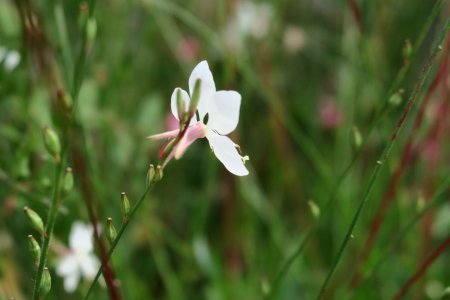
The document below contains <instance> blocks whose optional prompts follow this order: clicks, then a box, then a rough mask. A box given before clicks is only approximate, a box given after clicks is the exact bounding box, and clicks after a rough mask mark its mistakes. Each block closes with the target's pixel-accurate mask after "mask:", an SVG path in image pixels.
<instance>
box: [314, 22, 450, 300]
mask: <svg viewBox="0 0 450 300" xmlns="http://www.w3.org/2000/svg"><path fill="white" fill-rule="evenodd" d="M449 29H450V18H449V19H448V20H447V23H446V25H445V27H444V29H443V31H442V33H441V36H440V38H439V42H438V44H437V46H436V47H435V48H434V49H433V52H432V54H431V55H430V57H429V59H428V62H427V63H426V64H425V66H424V67H423V69H422V72H421V74H420V76H419V79H418V80H417V82H416V85H415V86H414V90H413V91H412V93H411V96H410V97H409V100H408V102H407V103H406V106H405V108H404V110H403V113H402V115H401V116H400V119H399V121H398V123H397V127H396V128H395V129H394V132H393V134H392V136H391V139H390V141H389V142H388V143H387V145H386V146H385V148H384V150H383V152H382V154H381V155H380V158H379V160H378V161H377V162H376V166H375V169H374V171H373V173H372V176H371V177H370V180H369V184H368V186H367V188H366V191H365V192H364V195H363V197H362V199H361V202H360V204H359V206H358V209H357V210H356V212H355V215H354V216H353V219H352V221H351V223H350V226H349V228H348V230H347V233H346V235H345V237H344V240H343V241H342V244H341V246H340V248H339V251H338V253H337V255H336V257H335V259H334V261H333V264H332V266H331V268H330V270H329V272H328V275H327V277H326V278H325V280H324V282H323V284H322V287H321V288H320V291H319V294H318V295H317V298H316V299H318V300H319V299H323V296H324V294H325V291H326V288H327V286H328V283H329V281H330V280H331V278H332V277H333V275H334V272H335V271H336V269H337V267H338V265H339V263H340V261H341V259H342V256H343V253H344V250H345V249H346V248H347V245H348V242H349V241H350V239H351V236H352V234H353V230H354V229H355V226H356V224H357V223H358V220H359V217H360V215H361V213H362V211H363V209H364V207H365V205H366V203H367V201H368V199H369V196H370V194H371V192H372V188H373V186H374V184H375V181H376V179H377V178H378V175H379V174H380V171H381V169H382V167H383V165H384V164H385V163H386V161H387V159H388V158H389V156H390V153H391V150H392V148H393V146H394V144H395V142H396V141H397V137H398V135H399V133H400V132H401V129H402V128H403V125H404V124H405V121H406V119H407V118H408V116H409V113H410V111H411V109H412V107H413V105H414V103H415V102H416V100H417V98H418V97H419V95H420V92H421V90H422V87H423V85H424V83H425V81H426V79H427V78H428V75H429V73H430V70H431V67H432V66H433V64H434V61H435V59H436V57H437V54H438V52H440V50H441V48H442V46H441V44H442V42H443V40H444V39H445V37H446V36H447V32H448V30H449Z"/></svg>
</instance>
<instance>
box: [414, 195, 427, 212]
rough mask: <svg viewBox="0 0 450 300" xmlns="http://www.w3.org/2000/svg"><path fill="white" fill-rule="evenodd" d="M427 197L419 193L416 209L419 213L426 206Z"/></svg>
mask: <svg viewBox="0 0 450 300" xmlns="http://www.w3.org/2000/svg"><path fill="white" fill-rule="evenodd" d="M425 203H426V202H425V198H424V197H423V195H422V194H420V195H419V197H417V202H416V211H417V212H418V213H420V212H422V211H423V209H424V208H425Z"/></svg>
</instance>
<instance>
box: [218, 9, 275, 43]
mask: <svg viewBox="0 0 450 300" xmlns="http://www.w3.org/2000/svg"><path fill="white" fill-rule="evenodd" d="M272 19H273V9H272V6H271V5H269V4H268V3H264V2H261V3H258V4H255V3H254V2H251V1H238V2H237V4H236V11H235V14H234V16H233V17H232V18H231V19H230V20H229V22H228V24H227V27H226V29H225V40H226V42H227V44H228V46H230V47H231V48H232V49H233V50H237V51H238V50H241V48H242V47H243V43H244V40H245V39H246V38H247V37H251V38H254V39H257V40H259V39H262V38H263V37H264V36H265V35H266V34H267V32H268V31H269V28H270V24H271V21H272Z"/></svg>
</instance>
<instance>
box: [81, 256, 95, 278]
mask: <svg viewBox="0 0 450 300" xmlns="http://www.w3.org/2000/svg"><path fill="white" fill-rule="evenodd" d="M79 264H80V268H81V273H82V274H83V276H84V277H85V278H93V277H94V276H95V274H97V271H98V268H100V262H99V260H98V259H97V257H96V256H95V255H93V254H88V255H85V256H83V257H82V258H81V259H80V260H79Z"/></svg>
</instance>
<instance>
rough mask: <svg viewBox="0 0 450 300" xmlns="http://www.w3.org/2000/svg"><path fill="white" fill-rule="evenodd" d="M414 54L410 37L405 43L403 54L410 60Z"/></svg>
mask: <svg viewBox="0 0 450 300" xmlns="http://www.w3.org/2000/svg"><path fill="white" fill-rule="evenodd" d="M411 54H412V45H411V41H410V40H409V39H407V40H405V44H404V45H403V50H402V55H403V58H404V59H405V60H407V61H408V60H409V59H410V58H411Z"/></svg>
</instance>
